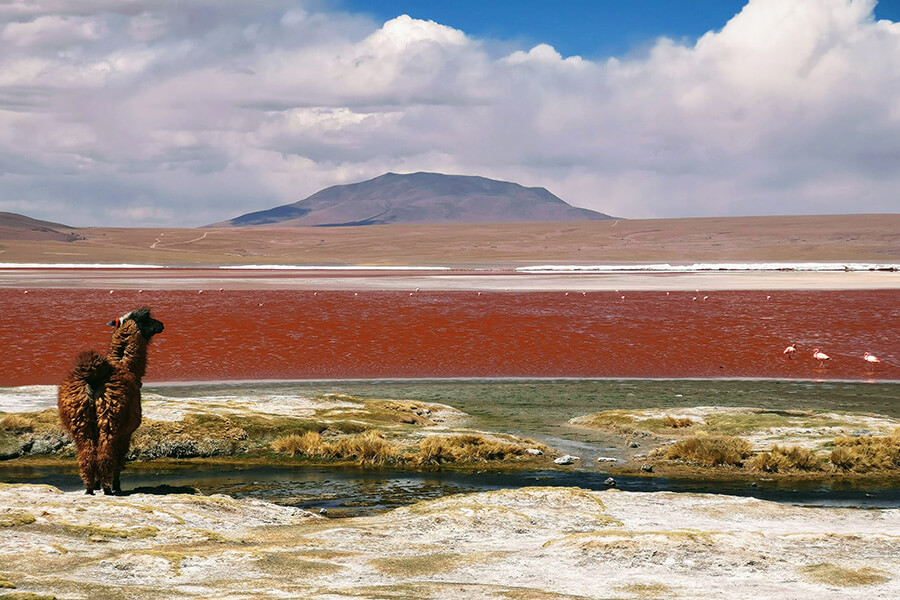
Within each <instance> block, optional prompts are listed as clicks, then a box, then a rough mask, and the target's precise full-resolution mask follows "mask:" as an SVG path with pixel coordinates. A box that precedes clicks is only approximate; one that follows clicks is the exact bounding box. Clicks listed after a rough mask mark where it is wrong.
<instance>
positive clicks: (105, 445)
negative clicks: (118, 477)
mask: <svg viewBox="0 0 900 600" xmlns="http://www.w3.org/2000/svg"><path fill="white" fill-rule="evenodd" d="M115 462H116V458H115V448H114V443H113V440H111V439H110V436H108V435H103V434H101V435H100V440H99V443H98V444H97V472H98V473H99V475H100V485H101V486H102V488H103V493H104V494H105V495H107V496H111V495H112V481H113V474H114V472H115Z"/></svg>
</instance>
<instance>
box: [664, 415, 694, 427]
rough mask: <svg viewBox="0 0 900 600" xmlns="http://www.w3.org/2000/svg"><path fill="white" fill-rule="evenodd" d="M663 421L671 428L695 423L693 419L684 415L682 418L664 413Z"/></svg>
mask: <svg viewBox="0 0 900 600" xmlns="http://www.w3.org/2000/svg"><path fill="white" fill-rule="evenodd" d="M663 423H665V424H666V425H668V426H669V427H671V428H673V429H683V428H685V427H693V426H694V424H695V421H694V420H693V419H690V418H687V417H685V418H683V419H678V418H676V417H673V416H672V415H666V416H665V417H664V418H663Z"/></svg>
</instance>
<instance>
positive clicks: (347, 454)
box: [272, 429, 399, 465]
mask: <svg viewBox="0 0 900 600" xmlns="http://www.w3.org/2000/svg"><path fill="white" fill-rule="evenodd" d="M272 449H273V450H274V451H275V452H280V453H282V454H290V455H291V456H296V455H297V454H302V455H305V456H307V457H310V458H323V459H330V460H353V461H356V462H358V463H360V464H366V465H370V464H371V465H381V464H386V463H389V462H392V461H393V460H394V459H395V458H396V457H397V455H398V454H399V448H398V447H397V446H396V445H395V444H392V443H391V442H389V441H388V440H386V439H384V434H383V433H381V432H380V431H376V430H374V429H373V430H369V431H366V432H365V433H361V434H356V435H348V436H342V437H338V438H336V439H333V440H332V439H326V438H324V437H322V435H321V434H319V433H317V432H315V431H307V432H306V433H304V434H303V435H297V434H293V433H292V434H290V435H287V436H284V437H280V438H278V439H277V440H275V441H274V442H272Z"/></svg>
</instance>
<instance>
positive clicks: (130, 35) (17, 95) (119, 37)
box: [0, 0, 900, 226]
mask: <svg viewBox="0 0 900 600" xmlns="http://www.w3.org/2000/svg"><path fill="white" fill-rule="evenodd" d="M321 6H322V5H319V4H315V5H313V4H309V5H299V4H298V3H297V2H296V1H290V0H264V1H262V2H259V3H253V6H250V5H249V4H247V3H244V2H240V1H238V0H217V1H213V0H197V1H195V2H190V3H183V2H150V1H149V0H124V1H123V0H66V1H65V2H64V1H62V0H33V1H29V2H10V3H5V4H3V5H2V6H0V210H14V211H16V212H22V213H25V214H28V215H30V216H34V217H38V218H44V219H51V220H57V221H62V222H66V223H69V224H74V225H124V224H128V225H160V226H185V225H201V224H204V223H210V222H214V221H220V220H223V219H227V218H230V217H233V216H236V215H238V214H241V213H244V212H249V211H252V210H260V209H264V208H269V207H272V206H275V205H277V204H283V203H287V202H294V201H296V200H299V199H301V198H303V197H305V196H306V195H309V194H311V193H313V192H315V191H317V190H319V189H321V188H322V187H325V186H328V185H334V184H337V183H348V182H352V181H359V180H361V179H365V178H369V177H374V176H377V175H379V174H381V173H383V172H385V171H395V172H408V171H418V170H433V171H443V172H448V173H461V174H477V175H483V176H488V177H496V178H501V179H507V180H513V181H517V182H520V183H522V184H525V185H541V186H545V187H547V188H548V189H550V190H551V191H553V192H554V193H556V194H557V195H559V196H561V197H562V198H564V199H565V200H567V201H568V202H570V203H572V204H575V205H578V206H585V207H589V208H594V209H597V210H601V211H603V212H607V213H610V214H615V215H619V216H623V217H673V216H704V215H746V214H784V213H844V212H858V211H866V212H896V211H897V207H898V200H897V196H896V192H895V190H897V189H900V188H898V186H900V171H898V169H897V168H896V165H897V164H898V163H900V89H898V83H897V82H898V81H900V62H898V61H896V60H890V59H889V57H896V56H898V55H900V25H898V24H895V23H891V22H888V21H876V20H875V19H874V18H873V7H874V2H873V1H871V0H751V1H750V2H749V3H748V5H747V6H746V7H745V8H744V9H743V10H742V11H741V12H740V13H739V14H737V15H735V16H734V18H732V19H731V20H730V21H729V22H728V23H727V24H725V25H724V26H723V28H722V29H721V30H718V31H711V32H708V33H706V34H705V35H703V36H702V37H700V39H698V40H697V41H696V43H693V44H690V45H685V44H683V43H678V42H675V41H673V40H669V39H660V40H657V41H656V42H655V43H654V44H653V45H652V46H651V47H650V48H649V50H648V51H647V52H646V53H642V54H640V55H634V56H624V57H618V58H610V59H606V60H588V59H584V58H581V57H578V56H571V57H565V56H562V55H560V53H559V52H558V51H557V50H556V49H554V48H553V47H551V46H549V45H547V44H539V45H537V46H535V47H533V48H521V49H516V50H514V51H512V52H508V53H506V54H503V55H497V54H496V53H495V50H494V48H496V46H494V45H492V44H486V43H484V41H482V40H478V39H474V38H472V37H470V36H468V35H467V34H466V33H465V32H464V31H460V30H458V29H454V28H451V27H447V26H445V25H443V24H440V23H436V22H432V21H423V20H417V19H412V18H410V17H408V16H405V15H401V16H398V17H397V18H395V19H391V20H389V21H388V22H386V23H372V22H370V21H368V20H366V19H365V18H362V17H359V16H355V15H350V14H345V13H339V12H334V11H331V12H329V11H327V10H323V9H322V8H321ZM123 220H127V221H128V222H127V223H123Z"/></svg>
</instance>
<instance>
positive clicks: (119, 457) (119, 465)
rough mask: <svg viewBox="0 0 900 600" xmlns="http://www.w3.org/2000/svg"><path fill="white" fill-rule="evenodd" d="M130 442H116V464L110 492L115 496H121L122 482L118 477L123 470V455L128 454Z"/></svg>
mask: <svg viewBox="0 0 900 600" xmlns="http://www.w3.org/2000/svg"><path fill="white" fill-rule="evenodd" d="M130 442H131V440H118V445H117V448H116V464H115V468H114V470H113V480H112V490H113V493H114V494H116V495H117V496H119V495H122V481H121V479H120V475H121V474H122V469H124V468H125V455H126V454H128V446H129V443H130Z"/></svg>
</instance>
